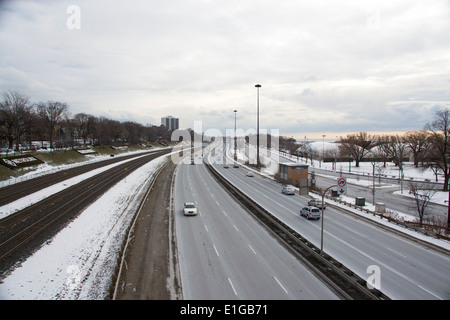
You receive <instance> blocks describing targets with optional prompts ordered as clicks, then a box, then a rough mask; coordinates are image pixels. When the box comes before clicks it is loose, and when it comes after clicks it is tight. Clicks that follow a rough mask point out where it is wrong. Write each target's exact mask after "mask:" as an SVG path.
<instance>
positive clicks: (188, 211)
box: [183, 202, 197, 216]
mask: <svg viewBox="0 0 450 320" xmlns="http://www.w3.org/2000/svg"><path fill="white" fill-rule="evenodd" d="M183 213H184V215H185V216H196V215H197V207H196V206H195V204H194V203H193V202H185V203H184V207H183Z"/></svg>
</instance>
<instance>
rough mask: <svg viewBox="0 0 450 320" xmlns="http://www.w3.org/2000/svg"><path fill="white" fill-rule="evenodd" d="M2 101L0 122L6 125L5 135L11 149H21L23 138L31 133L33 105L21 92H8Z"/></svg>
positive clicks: (0, 104)
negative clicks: (14, 147)
mask: <svg viewBox="0 0 450 320" xmlns="http://www.w3.org/2000/svg"><path fill="white" fill-rule="evenodd" d="M2 96H3V100H2V101H0V120H3V121H4V123H5V128H6V132H5V135H6V137H7V139H8V144H9V148H10V149H11V148H13V146H14V142H15V144H16V150H18V149H19V145H20V141H21V137H22V136H23V135H24V133H25V132H26V131H27V130H28V131H30V128H31V122H32V120H33V114H34V109H33V104H32V103H31V102H30V98H29V97H28V96H26V95H24V94H22V93H20V92H19V91H6V92H4V93H3V95H2Z"/></svg>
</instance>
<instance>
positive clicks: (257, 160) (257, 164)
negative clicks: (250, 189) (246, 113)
mask: <svg viewBox="0 0 450 320" xmlns="http://www.w3.org/2000/svg"><path fill="white" fill-rule="evenodd" d="M255 87H256V90H257V94H256V166H257V167H258V168H259V88H261V85H260V84H257V85H255Z"/></svg>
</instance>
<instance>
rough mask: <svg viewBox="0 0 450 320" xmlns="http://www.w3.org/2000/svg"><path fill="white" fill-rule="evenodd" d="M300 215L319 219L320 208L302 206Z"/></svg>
mask: <svg viewBox="0 0 450 320" xmlns="http://www.w3.org/2000/svg"><path fill="white" fill-rule="evenodd" d="M300 215H301V216H305V217H306V219H308V220H309V219H320V209H319V208H317V207H311V206H308V207H303V208H302V209H301V210H300Z"/></svg>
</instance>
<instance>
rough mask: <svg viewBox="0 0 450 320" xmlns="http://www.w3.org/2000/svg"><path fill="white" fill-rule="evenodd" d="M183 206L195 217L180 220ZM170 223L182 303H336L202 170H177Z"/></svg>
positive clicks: (190, 167)
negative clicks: (189, 207)
mask: <svg viewBox="0 0 450 320" xmlns="http://www.w3.org/2000/svg"><path fill="white" fill-rule="evenodd" d="M186 201H193V202H194V203H195V204H196V205H197V207H198V209H199V214H198V215H197V216H184V215H183V210H182V209H183V203H184V202H186ZM175 221H176V233H177V246H178V250H179V256H180V261H179V263H180V273H181V279H182V287H183V298H184V299H337V296H336V295H335V294H334V293H333V292H332V291H331V290H330V289H329V288H328V287H326V286H325V285H324V284H323V283H322V282H321V281H320V280H318V279H317V278H316V277H315V276H314V275H313V274H312V273H311V272H310V271H309V270H308V269H306V268H305V267H304V266H303V265H302V264H301V263H300V262H299V261H298V260H297V259H296V258H294V257H293V256H292V254H290V253H289V252H288V251H287V250H286V249H285V248H284V247H283V246H281V245H280V244H279V243H278V242H277V241H276V240H275V239H274V238H273V237H272V236H271V235H270V234H269V233H268V232H267V231H266V230H265V229H264V228H263V227H262V226H261V225H259V224H258V223H257V222H256V221H255V220H253V218H251V217H250V216H249V214H248V213H247V212H246V211H245V210H244V209H243V208H242V207H241V206H240V205H239V204H237V203H236V202H235V201H234V200H233V199H232V198H231V197H230V196H229V194H228V193H227V192H226V191H225V190H224V189H222V188H221V187H220V186H219V185H218V184H217V182H216V181H215V180H214V178H213V177H212V176H211V175H210V173H209V172H208V171H207V168H206V167H205V166H204V165H189V164H181V165H179V167H178V169H177V172H176V177H175Z"/></svg>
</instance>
